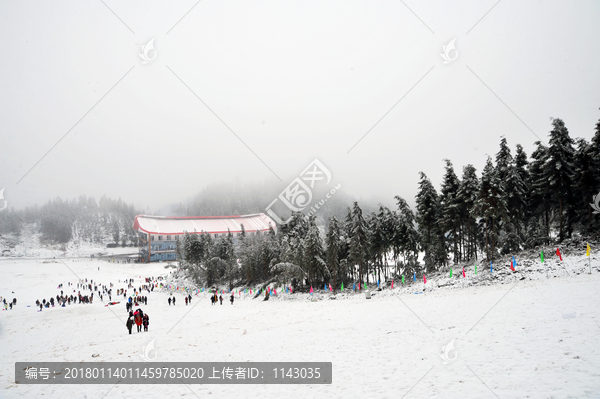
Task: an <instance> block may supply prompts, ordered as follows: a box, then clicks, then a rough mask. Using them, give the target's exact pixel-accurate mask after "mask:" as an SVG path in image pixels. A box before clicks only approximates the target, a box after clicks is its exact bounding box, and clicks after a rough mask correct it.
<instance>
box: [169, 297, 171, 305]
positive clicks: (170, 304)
mask: <svg viewBox="0 0 600 399" xmlns="http://www.w3.org/2000/svg"><path fill="white" fill-rule="evenodd" d="M169 306H171V297H169Z"/></svg>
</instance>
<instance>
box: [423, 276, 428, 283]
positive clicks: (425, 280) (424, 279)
mask: <svg viewBox="0 0 600 399" xmlns="http://www.w3.org/2000/svg"><path fill="white" fill-rule="evenodd" d="M423 284H427V279H426V278H425V275H423Z"/></svg>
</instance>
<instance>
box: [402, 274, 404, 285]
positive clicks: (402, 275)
mask: <svg viewBox="0 0 600 399" xmlns="http://www.w3.org/2000/svg"><path fill="white" fill-rule="evenodd" d="M402 284H404V274H403V275H402Z"/></svg>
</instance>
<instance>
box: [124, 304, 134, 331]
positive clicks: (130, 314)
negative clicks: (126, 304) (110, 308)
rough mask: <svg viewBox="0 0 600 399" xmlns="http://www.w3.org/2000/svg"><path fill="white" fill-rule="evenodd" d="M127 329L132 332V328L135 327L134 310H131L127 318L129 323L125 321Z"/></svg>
mask: <svg viewBox="0 0 600 399" xmlns="http://www.w3.org/2000/svg"><path fill="white" fill-rule="evenodd" d="M125 325H126V326H127V329H128V330H129V334H131V328H132V327H133V311H131V310H130V311H129V317H128V318H127V323H125Z"/></svg>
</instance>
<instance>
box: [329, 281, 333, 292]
mask: <svg viewBox="0 0 600 399" xmlns="http://www.w3.org/2000/svg"><path fill="white" fill-rule="evenodd" d="M329 291H331V292H333V288H331V283H329Z"/></svg>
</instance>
